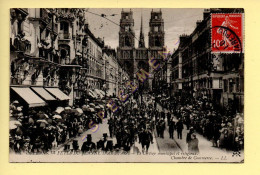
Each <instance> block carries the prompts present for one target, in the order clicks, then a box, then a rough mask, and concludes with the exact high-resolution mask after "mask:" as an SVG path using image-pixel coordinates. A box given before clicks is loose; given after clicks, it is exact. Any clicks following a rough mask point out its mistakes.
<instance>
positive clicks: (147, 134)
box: [139, 128, 153, 153]
mask: <svg viewBox="0 0 260 175" xmlns="http://www.w3.org/2000/svg"><path fill="white" fill-rule="evenodd" d="M139 137H140V138H139V140H141V144H142V152H143V153H144V150H145V147H146V153H148V150H149V146H150V143H152V144H153V135H152V133H151V131H150V130H148V128H146V129H145V130H144V131H143V132H142V133H141V134H140V135H139Z"/></svg>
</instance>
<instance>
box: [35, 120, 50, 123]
mask: <svg viewBox="0 0 260 175" xmlns="http://www.w3.org/2000/svg"><path fill="white" fill-rule="evenodd" d="M36 122H38V123H45V124H48V122H47V121H46V120H37V121H36Z"/></svg>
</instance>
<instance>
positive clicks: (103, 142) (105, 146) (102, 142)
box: [98, 133, 109, 151]
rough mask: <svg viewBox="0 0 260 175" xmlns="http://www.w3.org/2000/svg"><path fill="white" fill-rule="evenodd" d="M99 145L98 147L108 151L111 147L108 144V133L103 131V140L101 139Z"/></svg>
mask: <svg viewBox="0 0 260 175" xmlns="http://www.w3.org/2000/svg"><path fill="white" fill-rule="evenodd" d="M98 144H99V146H98V149H100V148H101V150H103V151H108V150H109V149H108V148H109V144H108V140H107V133H103V140H100V141H99V143H98Z"/></svg>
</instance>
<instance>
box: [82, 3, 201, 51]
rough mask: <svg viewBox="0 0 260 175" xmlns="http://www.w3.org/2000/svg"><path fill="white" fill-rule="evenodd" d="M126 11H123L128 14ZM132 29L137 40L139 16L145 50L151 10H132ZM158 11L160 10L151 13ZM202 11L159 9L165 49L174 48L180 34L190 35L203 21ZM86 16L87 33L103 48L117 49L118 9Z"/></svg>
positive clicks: (100, 10)
mask: <svg viewBox="0 0 260 175" xmlns="http://www.w3.org/2000/svg"><path fill="white" fill-rule="evenodd" d="M129 10H130V9H124V11H129ZM131 10H132V11H133V18H134V29H135V37H136V38H137V39H139V35H140V26H141V16H143V32H144V37H145V46H146V47H148V32H149V20H150V17H151V11H152V9H148V8H143V9H142V8H133V9H131ZM153 10H154V11H159V10H160V9H153ZM203 10H204V9H194V8H193V9H192V8H190V9H180V8H178V9H177V8H176V9H174V8H172V9H166V8H163V9H161V11H162V17H163V19H164V31H165V45H166V46H167V48H168V49H169V51H171V52H172V51H173V49H177V48H178V44H179V36H180V35H181V34H191V33H192V32H193V30H194V29H195V27H196V21H198V20H202V19H203ZM87 11H88V12H86V18H87V21H88V23H89V27H90V30H91V31H92V33H93V34H94V35H95V36H96V37H100V38H103V37H104V41H105V45H108V46H111V47H112V48H115V49H116V48H117V47H118V44H119V23H120V18H121V11H122V9H119V8H114V9H109V8H105V9H104V8H102V9H94V8H89V9H87ZM101 14H105V15H106V18H108V19H109V20H111V21H113V22H111V21H109V20H107V19H105V18H102V17H100V15H101ZM137 39H136V41H135V47H137V46H138V40H137Z"/></svg>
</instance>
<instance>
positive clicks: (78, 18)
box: [10, 8, 118, 107]
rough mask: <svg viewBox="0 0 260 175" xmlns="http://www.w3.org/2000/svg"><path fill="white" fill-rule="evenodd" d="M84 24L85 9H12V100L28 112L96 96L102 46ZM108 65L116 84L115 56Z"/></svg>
mask: <svg viewBox="0 0 260 175" xmlns="http://www.w3.org/2000/svg"><path fill="white" fill-rule="evenodd" d="M85 19H86V18H85V10H84V9H72V8H70V9H68V8H65V9H64V8H61V9H45V8H41V9H18V8H16V9H11V11H10V22H11V26H10V49H11V52H10V60H11V61H10V62H11V66H10V70H11V74H10V75H11V77H10V86H11V100H13V99H17V98H19V99H20V100H21V102H22V103H25V104H26V106H28V107H31V106H44V105H47V103H46V101H47V102H48V103H49V102H50V101H53V102H56V101H61V102H64V104H70V105H72V104H74V103H75V99H81V98H86V97H87V95H90V96H92V97H94V98H96V97H97V96H96V95H97V94H99V95H100V90H101V91H102V88H103V84H105V82H106V79H105V77H104V72H105V68H104V59H103V56H102V48H103V47H104V41H102V40H101V39H100V38H96V37H95V36H94V34H93V33H92V32H91V31H90V30H89V28H88V24H87V23H86V20H85ZM108 60H113V62H111V63H109V65H113V67H112V68H113V69H109V71H112V70H113V71H112V74H113V79H114V80H117V76H118V75H117V74H118V68H117V66H116V65H117V61H116V59H115V54H114V55H113V59H108ZM115 86H116V87H118V85H117V83H116V84H115ZM113 87H114V86H113ZM97 89H98V91H96V90H97ZM111 89H112V87H111ZM116 89H117V88H116ZM94 91H95V92H96V93H95V92H94ZM26 93H27V94H30V97H31V98H30V97H27V96H28V95H27V94H26ZM83 102H84V99H83ZM31 103H32V104H31ZM59 104H60V103H59ZM53 106H54V105H53Z"/></svg>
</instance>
